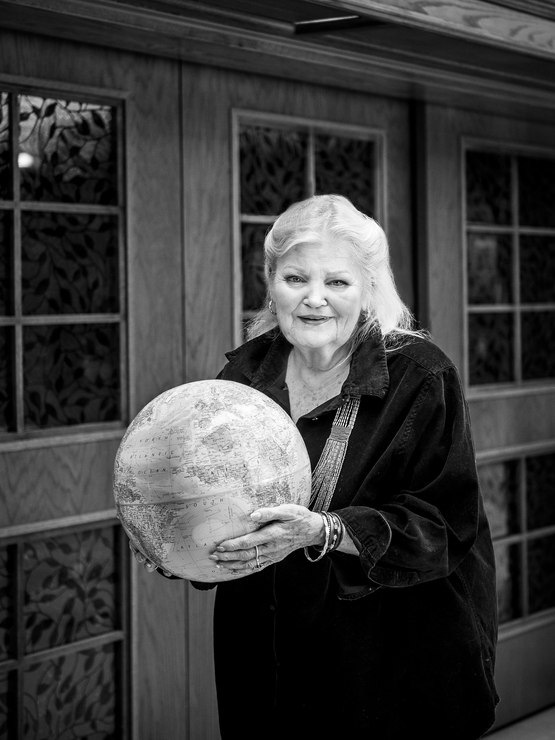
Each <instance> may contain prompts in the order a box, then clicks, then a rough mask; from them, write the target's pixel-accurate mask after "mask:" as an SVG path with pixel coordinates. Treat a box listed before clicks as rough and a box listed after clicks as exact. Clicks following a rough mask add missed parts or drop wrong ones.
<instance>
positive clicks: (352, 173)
mask: <svg viewBox="0 0 555 740" xmlns="http://www.w3.org/2000/svg"><path fill="white" fill-rule="evenodd" d="M314 170H315V180H316V183H315V190H316V193H317V194H327V193H337V194H338V195H344V196H345V197H346V198H349V200H350V201H351V202H352V203H353V205H354V206H355V207H356V208H358V209H359V210H360V211H362V212H363V213H366V215H367V216H372V215H374V214H375V208H376V204H375V179H374V178H375V144H374V142H373V141H365V140H363V139H352V138H347V137H342V136H334V135H331V134H316V135H315V136H314Z"/></svg>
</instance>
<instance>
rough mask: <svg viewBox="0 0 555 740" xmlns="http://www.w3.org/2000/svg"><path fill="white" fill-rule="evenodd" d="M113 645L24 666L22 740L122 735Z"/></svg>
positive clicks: (104, 739) (104, 738)
mask: <svg viewBox="0 0 555 740" xmlns="http://www.w3.org/2000/svg"><path fill="white" fill-rule="evenodd" d="M117 652H118V649H117V648H116V647H115V646H114V645H111V644H109V645H105V646H104V647H101V648H99V649H90V650H83V651H81V652H78V653H75V654H71V655H64V656H61V657H59V658H55V659H53V660H47V661H44V662H37V663H34V664H32V665H30V666H29V667H28V668H27V669H26V670H25V674H24V681H23V685H24V696H23V703H24V740H50V738H58V739H59V740H72V739H73V738H87V740H108V739H110V740H114V738H118V737H122V723H121V713H120V712H119V709H118V707H119V704H120V702H119V699H118V697H119V695H120V691H119V684H120V681H121V677H120V676H119V673H118V670H117V664H118V657H117Z"/></svg>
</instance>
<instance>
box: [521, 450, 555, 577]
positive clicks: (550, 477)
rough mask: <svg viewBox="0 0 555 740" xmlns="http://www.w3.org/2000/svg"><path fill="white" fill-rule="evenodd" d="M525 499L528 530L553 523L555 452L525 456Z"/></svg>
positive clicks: (554, 511) (554, 510)
mask: <svg viewBox="0 0 555 740" xmlns="http://www.w3.org/2000/svg"><path fill="white" fill-rule="evenodd" d="M526 500H527V526H528V529H529V530H530V529H538V528H540V527H548V526H550V525H552V524H555V454H550V455H537V456H534V457H528V458H526ZM553 566H554V572H555V563H554V564H553Z"/></svg>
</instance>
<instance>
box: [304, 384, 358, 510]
mask: <svg viewBox="0 0 555 740" xmlns="http://www.w3.org/2000/svg"><path fill="white" fill-rule="evenodd" d="M359 406H360V396H351V397H350V398H349V400H348V401H347V402H346V403H344V404H343V406H340V407H339V408H338V409H337V411H336V412H335V419H334V420H333V424H332V427H331V434H330V436H329V437H328V439H327V441H326V444H325V447H324V449H323V451H322V454H321V455H320V459H319V460H318V465H316V468H315V469H314V473H313V474H312V495H311V497H310V504H309V507H311V508H312V510H313V511H327V510H328V507H329V505H330V503H331V499H332V496H333V493H334V491H335V486H336V485H337V481H338V479H339V474H340V473H341V467H342V465H343V460H344V459H345V455H346V453H347V445H348V444H349V437H350V436H351V432H352V431H353V427H354V425H355V421H356V418H357V413H358V407H359ZM313 504H314V505H313Z"/></svg>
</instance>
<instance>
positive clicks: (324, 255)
mask: <svg viewBox="0 0 555 740" xmlns="http://www.w3.org/2000/svg"><path fill="white" fill-rule="evenodd" d="M295 260H301V261H306V260H309V261H314V262H322V261H325V260H336V261H339V260H342V261H344V262H349V263H351V265H350V266H351V269H352V270H353V271H355V272H359V271H360V269H361V264H360V255H359V254H358V252H357V250H356V248H355V247H354V245H353V244H352V243H351V242H349V241H348V240H347V239H344V238H343V239H339V238H337V237H333V235H328V234H323V235H322V236H320V237H318V238H314V237H313V238H308V239H307V238H304V239H303V238H299V239H296V240H292V241H291V242H290V243H289V245H288V246H287V248H286V249H285V251H284V252H283V253H282V254H281V255H280V257H278V259H277V260H276V269H278V268H279V266H280V265H283V264H285V263H287V262H292V261H295Z"/></svg>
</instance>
